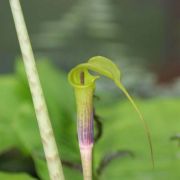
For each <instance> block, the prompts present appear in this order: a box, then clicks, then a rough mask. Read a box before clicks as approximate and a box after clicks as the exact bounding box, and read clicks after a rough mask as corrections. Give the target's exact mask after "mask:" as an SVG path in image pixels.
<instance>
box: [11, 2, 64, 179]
mask: <svg viewBox="0 0 180 180" xmlns="http://www.w3.org/2000/svg"><path fill="white" fill-rule="evenodd" d="M9 2H10V6H11V11H12V14H13V18H14V22H15V27H16V31H17V36H18V39H19V44H20V48H21V52H22V56H23V61H24V66H25V71H26V74H27V78H28V82H29V86H30V91H31V95H32V99H33V104H34V108H35V113H36V117H37V121H38V126H39V131H40V135H41V140H42V144H43V148H44V152H45V157H46V161H47V165H48V170H49V175H50V179H51V180H64V174H63V169H62V165H61V161H60V158H59V154H58V149H57V145H56V142H55V138H54V133H53V130H52V126H51V122H50V118H49V115H48V110H47V106H46V103H45V99H44V95H43V91H42V88H41V84H40V80H39V76H38V72H37V68H36V64H35V58H34V54H33V50H32V46H31V43H30V39H29V35H28V31H27V28H26V24H25V20H24V17H23V12H22V9H21V5H20V2H19V0H9ZM29 138H31V137H29Z"/></svg>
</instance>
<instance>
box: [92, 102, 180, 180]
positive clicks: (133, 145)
mask: <svg viewBox="0 0 180 180" xmlns="http://www.w3.org/2000/svg"><path fill="white" fill-rule="evenodd" d="M138 102H139V104H140V106H141V108H142V110H143V112H144V116H145V118H147V119H150V121H149V126H150V127H151V129H152V135H153V136H152V140H153V144H154V152H155V159H156V161H155V162H156V167H155V168H154V169H152V168H150V166H149V162H148V161H149V160H148V159H147V158H146V151H145V150H146V147H144V146H143V144H144V143H145V140H146V139H145V138H144V137H143V138H142V135H143V132H142V130H141V128H140V127H139V125H138V123H137V122H136V121H134V122H132V118H135V119H137V118H136V117H134V113H131V110H130V109H129V108H128V106H129V105H128V103H127V102H124V101H123V102H121V103H118V104H114V105H111V107H106V108H100V109H99V110H98V112H99V115H100V116H101V117H102V119H103V127H104V129H103V130H104V131H103V135H102V138H101V140H100V141H99V142H98V143H97V144H96V145H95V151H94V156H95V166H96V167H97V166H98V164H99V161H100V160H101V159H102V157H103V156H104V155H105V154H107V153H109V152H114V151H116V150H131V151H132V152H133V153H134V155H135V157H134V158H130V157H126V158H122V159H120V158H117V159H116V160H114V161H113V162H111V163H110V164H109V166H107V168H105V170H104V171H103V173H102V175H101V176H100V180H101V179H102V180H108V179H110V178H111V179H113V180H118V179H127V180H132V179H133V180H134V179H135V180H139V179H150V180H154V179H163V180H168V179H174V180H178V179H179V177H180V172H179V170H178V169H179V167H180V161H179V146H178V142H176V141H171V140H170V137H171V136H172V135H174V134H176V133H177V132H179V127H180V121H179V119H178V118H177V117H179V116H180V111H179V106H180V99H177V100H173V99H164V100H162V99H152V100H148V101H147V100H146V101H138ZM119 117H121V121H119ZM129 129H130V130H129ZM140 138H141V141H139V139H140ZM117 141H118V142H119V143H117Z"/></svg>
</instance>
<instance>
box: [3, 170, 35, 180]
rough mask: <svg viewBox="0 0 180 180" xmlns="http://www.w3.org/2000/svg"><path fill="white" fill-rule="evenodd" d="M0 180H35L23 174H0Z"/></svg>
mask: <svg viewBox="0 0 180 180" xmlns="http://www.w3.org/2000/svg"><path fill="white" fill-rule="evenodd" d="M0 179H2V180H33V179H34V180H35V178H32V177H30V176H29V175H27V174H25V173H5V172H0Z"/></svg>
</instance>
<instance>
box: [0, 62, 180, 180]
mask: <svg viewBox="0 0 180 180" xmlns="http://www.w3.org/2000/svg"><path fill="white" fill-rule="evenodd" d="M37 66H38V71H39V75H40V80H41V83H42V87H43V90H44V94H45V98H46V101H47V105H48V110H49V114H50V117H51V120H52V125H53V129H54V132H55V136H56V140H57V143H58V147H59V152H60V156H61V158H62V159H63V160H68V161H71V162H73V163H80V155H79V150H78V144H77V136H76V121H75V119H76V112H75V102H74V96H73V90H72V89H71V87H70V85H69V84H68V82H67V75H66V73H64V72H61V71H59V70H57V69H56V68H55V67H53V66H52V65H51V63H50V62H49V61H38V63H37ZM98 94H101V92H98ZM100 97H101V95H100ZM103 97H104V95H103ZM104 102H105V101H104ZM111 102H112V101H111ZM137 102H138V104H139V107H140V109H141V110H142V112H143V114H144V117H145V119H146V121H147V122H148V125H149V127H150V130H151V134H152V142H153V147H154V157H155V168H154V169H152V165H151V160H150V153H149V149H148V143H147V139H146V136H145V133H144V130H143V126H142V125H141V124H140V122H139V120H138V117H137V115H136V113H135V112H134V111H133V108H132V107H131V105H130V104H129V103H128V102H126V101H125V100H124V99H121V98H120V97H119V102H118V103H117V101H116V103H111V104H108V103H107V102H106V103H103V99H101V101H100V102H96V107H97V108H96V111H97V114H98V115H99V116H100V117H101V121H102V124H103V134H102V137H101V139H100V140H99V141H98V142H97V143H96V145H95V151H94V167H95V168H97V167H98V165H99V163H100V161H101V159H102V158H103V157H104V156H105V155H106V154H108V153H110V152H115V151H117V150H130V151H132V152H133V153H134V155H135V156H134V158H131V157H126V158H125V157H124V158H117V159H115V160H114V161H113V162H111V163H110V164H109V166H107V167H106V168H105V169H104V171H103V173H102V175H101V176H100V177H99V179H100V180H109V179H113V180H119V179H124V180H132V179H133V180H139V179H141V180H154V179H163V180H169V179H173V180H178V179H179V177H180V172H179V167H180V147H179V146H178V143H177V142H176V141H171V140H170V137H172V136H173V135H175V134H176V133H178V132H179V131H180V129H179V127H180V121H179V117H180V111H179V107H180V100H179V99H178V98H176V99H163V98H154V99H149V100H137ZM12 148H16V149H18V150H19V151H20V152H21V153H22V155H23V156H25V157H27V156H28V157H29V156H30V157H32V159H33V162H34V164H35V169H36V172H37V174H38V176H39V177H40V178H41V179H42V180H48V179H49V176H48V173H47V167H46V163H45V158H44V153H43V149H42V145H41V142H40V136H39V132H38V126H37V122H36V117H35V114H34V109H33V105H32V100H31V95H30V92H29V87H28V84H27V80H26V75H25V72H24V68H23V64H22V62H21V61H20V60H18V61H17V63H16V67H15V72H14V74H9V75H1V76H0V154H3V153H4V152H7V151H8V150H10V149H12ZM0 161H1V159H0ZM1 163H3V162H1ZM26 163H28V162H26ZM0 170H1V168H0ZM64 171H65V176H66V179H67V180H71V179H73V180H80V179H82V175H81V173H80V172H79V171H76V170H74V169H70V168H68V167H66V166H64ZM0 179H3V180H10V179H12V180H16V179H18V180H21V179H22V180H26V179H27V180H29V179H35V178H33V177H31V176H30V175H28V174H25V173H24V172H22V173H12V172H3V170H1V172H0Z"/></svg>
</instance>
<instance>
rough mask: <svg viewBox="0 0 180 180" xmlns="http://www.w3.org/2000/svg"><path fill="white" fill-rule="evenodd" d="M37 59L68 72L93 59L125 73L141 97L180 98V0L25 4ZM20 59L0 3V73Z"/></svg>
mask: <svg viewBox="0 0 180 180" xmlns="http://www.w3.org/2000/svg"><path fill="white" fill-rule="evenodd" d="M21 3H22V8H23V11H24V15H25V20H26V23H27V26H28V30H29V33H30V38H31V41H32V46H33V49H34V52H35V54H36V57H37V58H38V57H46V58H48V59H50V60H51V61H53V63H54V64H55V65H57V66H58V67H59V68H61V69H64V70H66V71H67V70H69V69H70V68H72V67H73V66H74V65H76V64H77V63H80V62H83V61H85V60H87V59H89V58H90V57H92V56H95V55H103V56H107V57H109V58H110V59H112V60H114V61H115V62H116V63H117V64H118V65H119V66H120V67H121V69H122V71H123V74H124V82H125V84H126V86H127V87H128V88H129V89H132V91H133V92H134V93H136V94H138V95H140V96H143V97H148V96H154V95H163V96H164V95H165V96H179V95H180V80H179V76H180V11H179V9H180V1H179V0H151V1H149V0H134V1H131V0H86V1H84V0H68V1H67V0H53V1H52V0H43V1H37V0H31V1H25V0H21ZM19 55H20V50H19V45H18V40H17V36H16V32H15V27H14V23H13V19H12V15H11V11H10V7H9V2H8V1H7V0H1V2H0V72H1V73H7V72H12V71H13V67H14V61H15V59H16V57H17V56H19Z"/></svg>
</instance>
